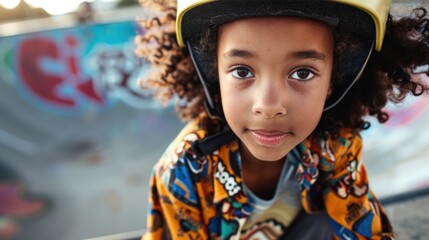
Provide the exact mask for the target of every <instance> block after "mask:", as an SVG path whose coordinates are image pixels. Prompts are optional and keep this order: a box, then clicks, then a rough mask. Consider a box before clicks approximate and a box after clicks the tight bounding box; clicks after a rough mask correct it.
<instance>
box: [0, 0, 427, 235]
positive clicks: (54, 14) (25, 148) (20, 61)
mask: <svg viewBox="0 0 429 240" xmlns="http://www.w3.org/2000/svg"><path fill="white" fill-rule="evenodd" d="M428 3H429V1H421V0H420V1H417V0H416V1H412V0H409V1H406V0H404V1H394V6H393V8H392V11H393V13H394V14H395V15H397V16H399V15H403V14H405V13H406V12H408V11H410V10H411V9H412V8H414V7H416V6H418V5H421V4H428ZM426 6H428V5H426ZM152 14H156V13H153V12H150V11H148V10H146V9H143V8H142V7H140V6H139V3H138V1H137V0H94V1H83V0H68V1H58V0H0V239H29V238H31V239H35V240H47V239H48V240H50V239H55V240H69V239H70V240H71V239H91V238H92V239H133V238H137V237H138V236H139V235H140V234H141V233H142V232H143V231H144V228H145V223H146V222H145V221H146V211H147V210H146V207H147V192H148V180H149V174H150V172H151V169H152V166H153V165H154V164H155V162H156V161H157V160H158V158H159V157H160V155H161V153H162V152H163V151H164V149H165V148H166V147H167V145H168V144H169V142H170V141H171V140H172V139H173V138H174V137H175V135H176V134H177V133H178V132H179V131H180V129H181V128H182V127H183V123H181V122H180V121H179V120H178V119H177V117H176V114H175V112H174V108H173V107H172V106H167V107H162V106H161V105H160V104H158V103H157V102H155V101H154V100H153V99H152V94H151V92H149V91H147V90H141V89H140V88H139V87H138V86H137V80H138V77H139V76H144V75H145V74H146V73H147V71H148V70H149V69H150V67H151V66H150V65H149V64H148V62H146V61H145V59H139V58H137V57H136V56H135V55H134V47H135V46H134V37H135V35H136V34H144V32H145V29H143V28H141V27H140V26H139V25H138V24H137V19H139V18H145V17H148V16H150V15H152ZM427 71H428V70H427V66H422V68H420V69H419V70H418V72H421V73H417V74H416V76H415V77H416V78H420V79H421V80H422V81H429V80H428V77H427V75H426V74H425V73H426V72H427ZM387 111H388V112H389V113H390V114H391V119H390V120H389V122H388V123H387V124H384V125H380V124H378V123H376V122H375V121H374V120H373V119H368V120H369V121H371V122H372V127H371V128H370V129H369V130H367V131H364V132H363V137H364V139H365V146H364V159H365V162H366V164H367V167H368V172H369V175H370V178H371V184H372V188H373V190H374V192H375V193H376V195H377V196H378V198H379V199H381V200H382V201H383V203H385V206H386V209H387V211H388V213H389V215H391V218H392V221H393V223H394V225H395V227H396V229H397V230H396V231H397V233H398V235H399V239H429V235H428V232H429V217H428V216H426V215H427V213H428V212H429V209H428V206H429V204H428V203H429V197H428V196H429V194H428V189H429V174H428V173H429V171H428V167H429V164H428V163H427V160H428V159H429V157H428V156H429V135H428V134H427V132H428V131H429V125H428V124H427V123H428V120H429V96H424V97H419V98H413V97H410V98H408V99H407V101H405V102H403V103H401V104H399V105H397V106H390V105H389V106H388V107H387ZM425 213H426V214H425Z"/></svg>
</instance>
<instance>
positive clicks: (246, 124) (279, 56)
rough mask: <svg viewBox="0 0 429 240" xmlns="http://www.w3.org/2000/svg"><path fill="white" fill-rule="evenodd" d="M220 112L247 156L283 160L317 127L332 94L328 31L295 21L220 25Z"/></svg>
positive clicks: (305, 21)
mask: <svg viewBox="0 0 429 240" xmlns="http://www.w3.org/2000/svg"><path fill="white" fill-rule="evenodd" d="M217 47H218V48H217V58H218V73H219V81H220V90H221V96H222V107H223V111H224V115H225V118H226V121H227V122H228V124H229V126H230V127H231V129H232V131H233V132H234V133H235V134H236V135H237V136H238V138H239V139H240V141H241V143H242V144H241V145H242V146H244V148H243V149H244V151H245V153H249V152H250V153H251V155H252V156H253V157H255V158H257V159H259V160H266V161H275V160H279V159H282V158H283V157H284V156H285V155H286V154H287V153H288V152H289V151H290V150H292V149H293V148H294V147H295V146H296V145H298V144H299V143H300V142H302V141H303V140H304V139H305V138H307V137H308V136H309V135H310V134H311V133H312V131H313V130H314V129H315V128H316V126H317V124H318V122H319V120H320V117H321V114H322V112H323V107H324V103H325V100H326V98H327V97H328V95H329V92H330V79H331V71H332V58H333V37H332V30H331V28H330V27H329V26H327V25H325V24H323V23H321V22H318V21H314V20H309V19H305V18H296V17H277V18H274V17H271V18H268V17H266V18H265V17H264V18H249V19H243V20H237V21H234V22H231V23H227V24H225V25H222V26H221V27H220V30H219V38H218V45H217Z"/></svg>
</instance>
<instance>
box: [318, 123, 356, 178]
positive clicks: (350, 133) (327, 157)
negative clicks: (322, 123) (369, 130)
mask: <svg viewBox="0 0 429 240" xmlns="http://www.w3.org/2000/svg"><path fill="white" fill-rule="evenodd" d="M310 142H311V143H310V146H311V147H310V148H311V152H312V153H313V154H316V155H317V156H318V158H319V159H320V160H319V167H321V168H322V169H324V170H326V171H332V170H334V168H335V169H336V170H338V168H343V167H344V166H345V165H347V164H348V163H349V162H351V161H359V160H360V159H361V157H362V147H363V144H362V137H361V135H360V132H359V131H357V130H354V129H350V128H344V129H341V131H340V132H339V134H338V135H336V136H332V135H330V134H319V135H318V136H314V137H312V138H311V140H310Z"/></svg>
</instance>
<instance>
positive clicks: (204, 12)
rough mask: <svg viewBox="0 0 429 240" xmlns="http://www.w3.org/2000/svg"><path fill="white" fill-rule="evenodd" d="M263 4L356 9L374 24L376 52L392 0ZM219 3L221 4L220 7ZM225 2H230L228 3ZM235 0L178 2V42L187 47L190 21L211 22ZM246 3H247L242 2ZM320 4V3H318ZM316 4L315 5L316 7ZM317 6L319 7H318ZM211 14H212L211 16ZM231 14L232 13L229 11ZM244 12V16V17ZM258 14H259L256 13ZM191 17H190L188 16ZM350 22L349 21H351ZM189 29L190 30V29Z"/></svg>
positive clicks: (354, 18)
mask: <svg viewBox="0 0 429 240" xmlns="http://www.w3.org/2000/svg"><path fill="white" fill-rule="evenodd" d="M260 1H261V2H265V3H281V4H284V5H286V6H287V4H288V3H292V4H293V3H309V2H313V4H314V3H316V4H320V2H332V3H338V4H343V5H346V6H350V7H353V8H356V9H358V10H360V11H361V13H362V14H360V15H367V16H369V17H371V19H372V21H373V24H374V30H375V32H374V35H375V50H376V51H380V50H381V46H382V44H383V38H384V33H385V31H386V20H387V16H388V14H389V9H390V5H391V0H319V1H317V0H313V1H311V0H307V1H306V0H301V1H300V0H294V1H293V0H283V1H272V0H260ZM219 2H221V4H220V5H219ZM225 2H229V3H226V4H225ZM234 2H239V1H234V0H177V17H176V34H177V41H178V43H179V45H180V46H181V47H184V46H185V39H186V38H187V37H190V36H189V35H188V34H191V33H190V32H192V27H191V26H194V24H189V21H191V22H195V21H196V19H195V18H194V17H195V16H198V15H199V16H202V17H203V18H204V19H206V20H207V21H206V22H210V18H211V17H213V16H215V14H216V11H215V10H214V9H211V8H212V7H214V6H216V8H218V6H221V7H220V9H221V10H222V9H224V10H227V8H228V5H232V4H235V3H234ZM242 2H246V1H242ZM247 2H249V3H251V2H258V1H257V0H256V1H255V0H248V1H247ZM317 2H319V3H317ZM316 4H314V5H316ZM316 6H317V5H316ZM210 12H211V13H212V14H210ZM228 12H230V11H228ZM244 14H245V13H244V12H243V16H244ZM255 14H257V13H255ZM188 15H190V16H188ZM238 16H240V14H238V15H237V17H238ZM358 17H359V15H355V16H349V18H350V20H351V22H353V23H357V24H358V25H360V26H362V25H361V24H359V22H360V20H361V19H359V18H358ZM198 20H201V18H198ZM350 20H349V21H350ZM203 25H204V23H201V22H200V26H203ZM188 28H189V29H188ZM198 30H199V29H198V28H197V29H193V32H198Z"/></svg>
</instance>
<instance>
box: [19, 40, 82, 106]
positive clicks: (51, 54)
mask: <svg viewBox="0 0 429 240" xmlns="http://www.w3.org/2000/svg"><path fill="white" fill-rule="evenodd" d="M18 57H19V61H18V69H19V72H20V73H21V76H22V81H23V82H24V84H25V85H27V87H28V88H29V89H30V90H32V91H33V92H34V93H36V94H37V95H38V96H39V97H41V98H42V99H43V100H46V101H52V102H55V103H57V104H60V105H64V106H74V105H75V101H74V100H73V99H70V98H67V97H64V96H60V95H59V94H58V91H57V89H58V87H59V86H61V84H62V83H63V82H64V79H63V78H62V76H55V75H51V74H48V73H45V72H44V71H43V69H41V68H40V66H39V63H40V60H41V59H42V58H50V59H53V60H59V51H58V47H57V45H56V44H55V43H54V42H52V41H51V40H49V39H42V38H36V39H27V40H24V41H23V42H22V44H21V47H20V48H19V53H18Z"/></svg>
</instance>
